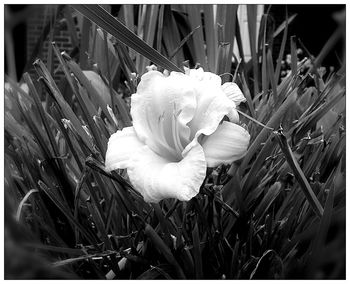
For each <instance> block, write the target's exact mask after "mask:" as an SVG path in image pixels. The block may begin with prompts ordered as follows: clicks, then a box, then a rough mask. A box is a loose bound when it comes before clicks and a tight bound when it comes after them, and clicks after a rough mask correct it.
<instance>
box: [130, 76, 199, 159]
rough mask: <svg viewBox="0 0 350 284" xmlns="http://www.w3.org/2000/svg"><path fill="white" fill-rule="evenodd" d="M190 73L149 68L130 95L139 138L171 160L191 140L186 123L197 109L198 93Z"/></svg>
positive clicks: (178, 157)
mask: <svg viewBox="0 0 350 284" xmlns="http://www.w3.org/2000/svg"><path fill="white" fill-rule="evenodd" d="M192 82H193V79H191V77H190V76H187V75H185V74H182V73H179V72H171V73H170V75H169V76H164V75H163V74H162V73H160V72H158V71H149V72H147V73H145V74H144V75H143V76H142V77H141V82H140V83H139V85H138V88H137V93H136V94H133V95H132V97H131V116H132V118H133V125H134V127H135V131H136V133H137V135H138V137H140V139H141V140H142V141H143V142H144V143H145V144H147V145H148V146H149V147H150V148H151V149H152V150H153V151H154V152H156V153H158V154H159V155H162V156H163V157H165V158H166V159H168V160H172V161H179V160H181V159H182V156H181V153H182V151H183V149H184V148H185V146H186V145H187V144H188V143H189V142H190V129H189V127H188V126H187V123H188V122H189V121H190V120H191V119H192V117H193V115H194V112H195V109H196V92H195V89H194V86H193V83H192Z"/></svg>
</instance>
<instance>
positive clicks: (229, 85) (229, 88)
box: [221, 82, 246, 106]
mask: <svg viewBox="0 0 350 284" xmlns="http://www.w3.org/2000/svg"><path fill="white" fill-rule="evenodd" d="M221 88H222V90H223V91H224V93H225V95H226V96H227V97H228V98H229V99H230V100H232V101H233V102H234V103H235V105H236V106H238V105H239V104H240V103H242V102H245V101H246V98H245V97H244V95H243V93H242V91H241V89H240V88H239V87H238V85H237V84H236V83H233V82H226V83H224V84H223V85H222V86H221Z"/></svg>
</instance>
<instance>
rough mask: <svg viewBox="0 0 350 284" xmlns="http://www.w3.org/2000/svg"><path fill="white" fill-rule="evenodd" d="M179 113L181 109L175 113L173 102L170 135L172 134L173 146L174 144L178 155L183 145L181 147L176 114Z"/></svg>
mask: <svg viewBox="0 0 350 284" xmlns="http://www.w3.org/2000/svg"><path fill="white" fill-rule="evenodd" d="M180 113H181V110H179V111H178V112H177V113H176V104H175V102H174V112H173V115H172V119H171V124H172V125H171V126H172V127H171V131H172V135H173V140H174V146H175V149H176V152H177V154H178V155H179V156H181V153H182V151H183V149H184V148H183V147H182V144H181V141H180V136H179V125H178V121H177V118H178V116H179V115H180Z"/></svg>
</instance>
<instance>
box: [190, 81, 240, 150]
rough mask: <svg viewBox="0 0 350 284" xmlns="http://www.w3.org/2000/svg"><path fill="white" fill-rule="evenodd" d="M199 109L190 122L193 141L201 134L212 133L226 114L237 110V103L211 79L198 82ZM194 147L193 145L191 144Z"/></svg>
mask: <svg viewBox="0 0 350 284" xmlns="http://www.w3.org/2000/svg"><path fill="white" fill-rule="evenodd" d="M197 89H198V92H197V94H198V95H197V109H196V113H195V115H194V117H193V119H192V120H191V121H190V122H189V123H188V125H189V127H190V129H191V139H192V141H193V142H192V143H195V142H196V141H197V139H198V137H199V136H200V135H201V134H204V135H210V134H212V133H213V132H214V131H215V130H216V128H217V127H218V125H219V123H220V122H221V120H222V119H223V117H224V116H225V115H228V114H230V113H231V112H232V111H233V110H235V107H236V106H235V104H234V103H233V102H232V101H231V100H230V99H228V98H227V97H226V96H225V94H224V93H223V91H222V89H221V86H217V85H216V84H213V83H212V82H211V81H203V82H201V84H198V87H197ZM190 147H192V145H190Z"/></svg>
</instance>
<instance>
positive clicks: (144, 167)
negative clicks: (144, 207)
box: [128, 143, 206, 202]
mask: <svg viewBox="0 0 350 284" xmlns="http://www.w3.org/2000/svg"><path fill="white" fill-rule="evenodd" d="M128 175H129V178H130V181H131V183H132V185H133V186H134V188H135V189H136V190H137V191H139V192H140V193H141V194H142V196H143V197H144V199H145V201H146V202H159V201H160V200H162V199H165V198H176V199H179V200H181V201H188V200H190V199H191V198H192V197H194V196H195V195H197V194H198V192H199V188H200V186H201V185H202V183H203V181H204V178H205V175H206V161H205V157H204V152H203V149H202V147H201V145H199V144H198V143H197V144H196V145H194V147H192V148H191V149H190V150H189V151H188V152H187V153H186V155H185V156H184V157H183V159H182V160H181V161H180V162H176V163H174V162H169V161H168V160H166V159H164V158H163V157H161V156H159V155H157V154H156V153H154V152H153V151H152V150H151V149H150V148H149V147H148V146H144V147H143V148H142V149H140V150H139V151H138V152H137V153H135V155H133V157H132V160H131V162H130V164H129V167H128Z"/></svg>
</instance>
